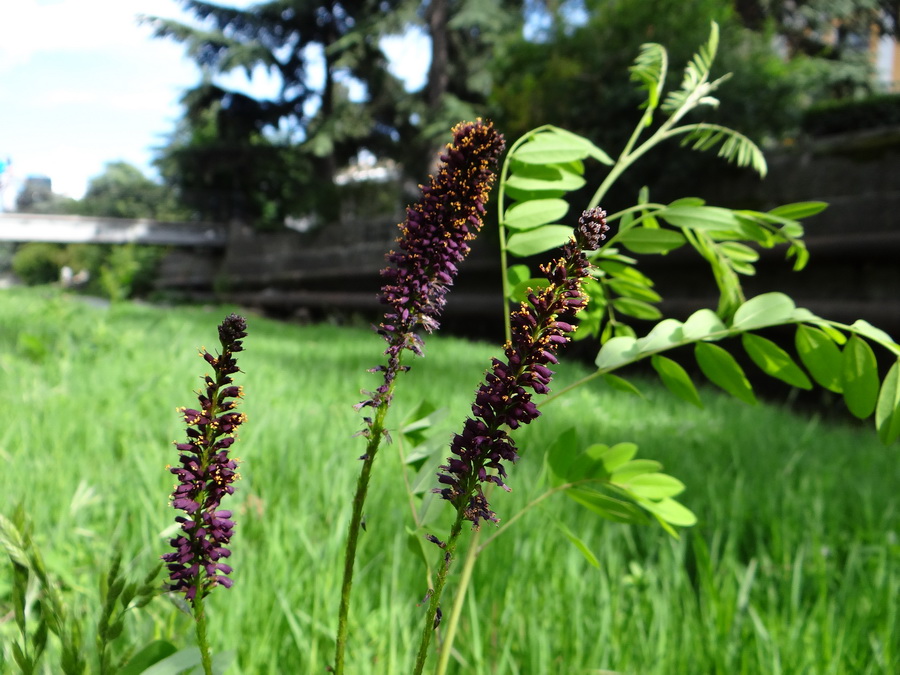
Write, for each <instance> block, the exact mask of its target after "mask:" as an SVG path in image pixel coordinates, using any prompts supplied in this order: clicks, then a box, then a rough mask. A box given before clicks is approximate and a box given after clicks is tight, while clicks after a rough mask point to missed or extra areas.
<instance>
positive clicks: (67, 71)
mask: <svg viewBox="0 0 900 675" xmlns="http://www.w3.org/2000/svg"><path fill="white" fill-rule="evenodd" d="M222 4H231V5H234V6H247V5H250V4H252V3H251V2H248V1H247V0H232V2H230V3H226V2H223V3H222ZM139 14H148V15H157V16H165V17H170V18H180V19H185V20H189V16H188V15H186V14H185V13H184V12H183V11H182V10H181V6H180V5H179V4H178V3H177V2H176V0H0V158H2V159H4V160H5V159H6V157H10V158H11V159H12V166H11V167H10V173H9V175H8V180H7V187H6V189H5V190H4V193H5V194H4V203H5V204H6V205H7V206H9V205H10V203H11V202H12V201H13V200H14V198H15V193H16V192H18V188H19V186H20V185H21V181H22V180H24V179H25V177H27V176H29V175H45V176H49V177H50V178H51V179H52V181H53V189H54V191H55V192H60V193H63V194H67V195H69V196H71V197H76V198H78V197H81V196H82V195H83V193H84V190H85V188H86V186H87V182H88V180H89V179H90V177H91V176H95V175H97V174H99V173H101V172H102V171H103V166H104V165H105V164H106V163H107V162H111V161H117V160H124V161H127V162H131V163H132V164H135V165H136V166H138V167H139V168H141V169H142V170H143V171H144V172H145V173H147V174H148V175H151V176H155V174H154V172H153V170H152V168H151V166H150V164H151V161H152V159H153V149H154V148H155V147H158V146H160V145H162V144H163V143H164V142H165V139H166V136H167V135H168V134H169V133H170V132H171V131H172V130H173V129H174V125H175V121H176V120H177V119H178V117H179V114H180V108H179V105H178V100H179V98H180V96H181V93H182V92H183V91H184V89H185V88H187V87H190V86H192V85H194V84H196V83H197V81H198V80H199V70H198V69H197V67H196V66H195V65H194V64H193V62H191V61H190V60H188V59H187V58H186V57H184V51H183V49H182V47H181V46H180V45H179V44H177V43H175V42H172V41H167V40H154V39H151V37H150V29H149V27H147V26H141V25H139V24H138V21H137V18H136V17H137V15H139ZM385 47H386V50H387V51H388V53H389V56H391V57H392V59H393V60H394V62H395V66H394V69H395V72H396V74H397V75H399V76H401V77H404V78H405V79H406V80H407V86H408V87H410V88H415V87H417V86H420V85H421V83H422V81H423V79H424V73H425V69H426V68H427V65H428V64H427V58H424V59H423V57H422V54H423V49H424V47H423V38H421V36H419V37H418V39H411V40H410V39H407V40H403V39H399V38H398V39H396V40H390V41H388V42H387V43H386V44H385ZM224 82H225V83H226V84H227V85H228V86H234V87H237V88H241V89H243V90H245V91H249V92H251V93H255V94H257V95H260V94H265V93H266V92H267V91H271V90H272V84H271V82H267V81H266V78H265V76H264V74H259V76H257V77H254V80H253V81H252V82H248V81H247V79H246V77H244V76H243V75H240V74H236V75H235V76H233V77H231V78H229V80H227V81H224Z"/></svg>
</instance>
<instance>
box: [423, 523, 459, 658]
mask: <svg viewBox="0 0 900 675" xmlns="http://www.w3.org/2000/svg"><path fill="white" fill-rule="evenodd" d="M463 510H464V507H463V508H460V509H459V510H458V511H457V512H456V520H455V521H454V523H453V527H452V528H450V538H449V539H448V540H447V544H446V548H445V549H444V558H443V561H442V562H441V568H440V571H438V575H437V579H436V580H435V583H434V589H433V590H432V592H431V601H430V602H429V603H428V612H427V613H426V614H425V627H424V628H423V629H422V640H421V642H420V643H419V654H418V656H416V667H415V670H413V673H414V674H415V675H422V669H423V668H425V661H426V660H427V659H428V645H429V644H430V643H431V634H432V633H433V632H434V630H435V625H434V617H435V616H437V611H438V607H439V606H440V603H441V593H442V592H443V591H444V584H446V583H447V574H448V573H449V572H450V564H451V563H452V562H453V553H454V552H455V551H456V543H457V541H458V540H459V533H460V532H462V524H463Z"/></svg>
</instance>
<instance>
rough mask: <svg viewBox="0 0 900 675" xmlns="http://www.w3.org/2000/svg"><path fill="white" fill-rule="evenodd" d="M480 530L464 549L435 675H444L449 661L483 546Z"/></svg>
mask: <svg viewBox="0 0 900 675" xmlns="http://www.w3.org/2000/svg"><path fill="white" fill-rule="evenodd" d="M480 538H481V530H475V534H474V535H472V541H471V542H470V543H469V549H468V550H467V551H466V559H465V561H463V568H462V574H461V576H460V578H459V587H458V588H457V589H456V597H454V599H453V609H452V610H450V618H449V619H448V620H447V630H446V631H444V641H443V644H441V650H440V654H439V659H438V667H437V670H435V671H434V672H435V675H444V673H446V672H447V666H448V665H449V663H450V653H451V652H452V651H453V640H454V639H455V638H456V628H457V627H458V626H459V617H460V616H461V615H462V609H463V606H465V604H466V591H468V589H469V584H470V583H471V582H472V570H474V569H475V561H476V560H478V554H479V553H481V550H482V548H483V547H479V545H478V540H479V539H480Z"/></svg>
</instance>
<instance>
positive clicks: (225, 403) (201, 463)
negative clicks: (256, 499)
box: [162, 314, 247, 602]
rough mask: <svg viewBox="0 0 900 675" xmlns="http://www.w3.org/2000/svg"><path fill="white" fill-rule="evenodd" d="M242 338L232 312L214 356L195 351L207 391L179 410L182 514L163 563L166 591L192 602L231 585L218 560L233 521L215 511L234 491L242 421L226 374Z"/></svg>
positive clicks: (237, 391)
mask: <svg viewBox="0 0 900 675" xmlns="http://www.w3.org/2000/svg"><path fill="white" fill-rule="evenodd" d="M246 335H247V323H246V322H245V321H244V319H243V318H242V317H240V316H238V315H237V314H231V315H229V316H228V317H226V318H225V320H224V321H223V322H222V323H221V325H220V326H219V341H220V342H221V344H222V354H221V355H220V356H218V357H215V356H213V355H212V354H210V353H209V352H207V351H206V350H202V351H201V352H200V354H201V356H202V357H203V358H204V359H205V360H206V362H207V363H208V364H209V365H210V366H212V368H213V371H214V373H215V377H210V376H209V375H205V376H204V378H203V379H204V383H205V385H206V388H205V390H203V391H199V392H197V393H198V400H199V402H200V407H199V409H198V410H194V409H192V408H181V409H180V412H181V413H182V415H183V416H184V421H185V423H186V424H187V426H188V428H187V442H186V443H176V444H175V447H176V448H178V450H179V452H180V453H181V455H180V457H179V460H180V464H179V466H174V467H170V468H169V471H171V472H172V473H173V474H175V476H177V477H178V483H177V484H176V486H175V491H174V492H173V493H172V506H174V507H175V508H176V509H178V510H180V511H184V512H185V514H186V516H178V517H176V518H175V520H176V521H177V522H178V523H180V524H181V534H180V535H178V536H177V537H175V538H173V539H172V540H171V541H170V544H171V545H172V547H173V548H174V549H175V551H174V552H173V553H166V554H165V555H163V556H162V559H163V561H164V562H166V563H167V565H166V566H167V568H168V570H169V580H170V584H169V589H170V590H172V591H183V592H184V594H185V597H186V598H187V599H188V600H190V601H191V602H194V601H195V600H196V599H197V598H198V597H199V598H200V599H202V598H203V597H205V596H206V595H207V594H208V593H209V592H210V590H212V589H213V588H214V587H215V586H224V587H226V588H230V587H231V584H232V583H233V582H232V580H231V579H229V578H228V577H227V576H225V575H227V574H231V567H230V566H229V565H227V564H225V563H224V562H222V560H223V559H225V558H228V557H229V556H230V555H231V551H229V550H228V548H226V547H227V545H228V543H229V541H230V540H231V535H232V533H233V530H234V523H233V522H232V521H231V511H219V510H218V509H219V504H220V502H221V501H222V497H224V496H225V495H230V494H233V493H234V486H233V485H232V483H234V481H235V480H236V479H237V478H239V476H238V474H237V473H236V469H237V462H236V461H235V460H233V459H231V458H229V456H228V450H229V448H230V447H231V445H232V444H233V443H234V441H235V436H234V434H235V432H236V431H237V428H238V427H239V426H240V425H241V424H243V423H244V421H245V420H246V417H245V416H244V414H243V413H237V412H234V409H235V408H236V407H237V404H238V401H237V399H239V398H240V397H241V396H242V395H243V392H242V388H241V387H237V386H234V385H233V380H232V377H231V375H232V374H234V373H237V372H239V371H240V369H239V368H238V367H237V361H236V359H235V357H234V354H235V353H236V352H239V351H242V350H243V346H242V344H241V340H242V338H244V337H246ZM229 399H230V400H229Z"/></svg>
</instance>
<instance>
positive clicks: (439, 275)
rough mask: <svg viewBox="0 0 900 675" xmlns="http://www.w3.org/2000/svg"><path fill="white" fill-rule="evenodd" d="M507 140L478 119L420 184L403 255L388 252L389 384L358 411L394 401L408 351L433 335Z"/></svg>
mask: <svg viewBox="0 0 900 675" xmlns="http://www.w3.org/2000/svg"><path fill="white" fill-rule="evenodd" d="M504 147H505V143H504V141H503V136H502V135H501V134H499V133H498V132H497V131H496V130H495V129H494V125H493V124H492V123H491V122H485V121H482V120H480V119H479V120H476V121H475V122H466V123H460V124H458V125H457V126H456V127H454V128H453V141H452V142H451V143H450V144H448V146H447V149H446V152H445V153H444V154H443V155H441V158H440V159H441V164H440V167H439V169H438V172H437V175H436V176H432V177H431V180H430V182H429V184H428V185H423V186H421V189H422V198H421V199H420V200H419V202H418V203H417V204H414V205H413V206H411V207H409V208H408V209H407V211H406V221H405V222H404V223H402V224H401V225H400V236H399V237H398V238H397V250H395V251H391V252H390V253H388V255H387V261H388V263H389V266H388V267H387V268H385V269H384V270H382V272H381V276H382V278H383V279H384V284H383V286H382V291H381V295H380V300H381V302H382V304H385V305H387V309H386V310H385V313H384V320H383V321H382V322H381V324H380V326H379V327H378V329H377V330H378V332H379V333H380V334H381V335H382V336H383V337H384V339H385V340H386V341H387V343H388V348H387V349H386V350H385V352H384V353H385V355H386V356H387V357H388V364H387V365H386V366H380V367H379V368H378V370H379V371H381V372H383V373H384V384H383V385H382V386H380V387H379V388H378V389H377V390H376V391H374V392H364V393H366V394H367V395H369V396H370V398H369V400H366V401H363V402H362V403H360V404H359V406H358V407H359V408H362V407H366V406H372V407H375V408H378V407H380V406H381V405H382V404H387V403H390V400H389V399H390V390H391V384H392V383H393V380H394V378H395V377H396V375H397V373H399V372H402V371H404V370H406V369H407V368H406V367H403V366H401V365H400V354H401V352H402V351H403V350H404V349H408V350H410V351H412V352H413V353H414V354H416V355H419V356H421V355H422V339H421V337H419V336H418V335H417V334H416V332H415V331H416V330H417V329H418V328H419V327H421V328H423V329H424V330H425V331H426V332H429V333H430V332H432V331H434V330H436V329H437V328H438V326H439V323H438V317H439V316H440V314H441V311H442V310H443V308H444V304H445V302H446V298H445V296H446V295H447V292H448V290H449V288H450V286H451V285H452V284H453V279H454V278H455V277H456V274H457V268H458V265H459V263H461V262H462V261H463V259H464V258H465V257H466V255H468V253H469V242H470V241H471V240H472V239H474V238H475V236H476V235H477V234H478V232H479V231H480V230H481V227H482V216H483V215H484V205H485V204H486V203H487V200H488V196H489V194H490V190H491V187H492V186H493V184H494V178H495V176H494V169H495V167H496V164H497V160H498V159H499V157H500V154H501V153H502V152H503V149H504Z"/></svg>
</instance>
